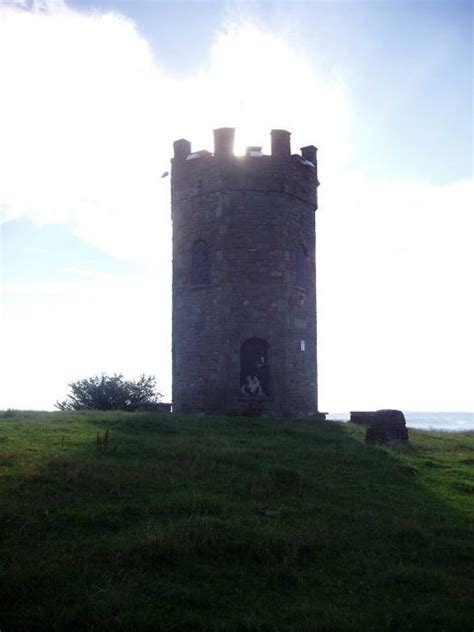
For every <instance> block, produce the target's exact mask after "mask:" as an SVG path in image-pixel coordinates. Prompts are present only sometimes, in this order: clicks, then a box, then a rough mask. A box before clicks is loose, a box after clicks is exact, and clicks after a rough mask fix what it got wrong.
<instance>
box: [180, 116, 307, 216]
mask: <svg viewBox="0 0 474 632" xmlns="http://www.w3.org/2000/svg"><path fill="white" fill-rule="evenodd" d="M270 134H271V155H264V154H263V153H262V148H261V147H259V146H250V147H247V150H246V152H245V155H244V156H235V155H234V139H235V129H234V128H233V127H220V128H218V129H215V130H214V152H213V153H211V152H210V151H207V150H200V151H194V152H193V151H192V148H191V143H190V141H188V140H185V139H184V138H182V139H180V140H177V141H175V142H174V158H173V160H172V163H173V182H174V186H173V202H179V201H180V199H181V198H182V196H183V195H185V196H189V195H193V191H194V194H195V195H198V194H199V195H200V194H204V193H212V192H219V191H222V190H229V189H231V190H254V191H273V192H279V193H284V194H287V195H291V196H294V197H296V198H298V199H299V200H301V201H304V202H306V203H307V204H308V205H310V206H312V207H313V210H316V209H317V188H318V186H319V182H318V177H317V148H316V147H315V146H314V145H308V146H306V147H302V148H301V154H292V153H291V143H290V136H291V134H290V132H288V131H286V130H282V129H274V130H272V131H271V132H270Z"/></svg>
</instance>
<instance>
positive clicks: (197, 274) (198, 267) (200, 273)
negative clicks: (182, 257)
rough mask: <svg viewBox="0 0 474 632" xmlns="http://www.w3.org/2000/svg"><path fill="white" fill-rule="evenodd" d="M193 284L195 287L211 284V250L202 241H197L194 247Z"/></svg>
mask: <svg viewBox="0 0 474 632" xmlns="http://www.w3.org/2000/svg"><path fill="white" fill-rule="evenodd" d="M191 283H192V284H193V285H208V284H209V248H208V246H207V244H206V242H205V241H202V240H201V241H197V242H196V243H195V244H194V246H193V260H192V269H191Z"/></svg>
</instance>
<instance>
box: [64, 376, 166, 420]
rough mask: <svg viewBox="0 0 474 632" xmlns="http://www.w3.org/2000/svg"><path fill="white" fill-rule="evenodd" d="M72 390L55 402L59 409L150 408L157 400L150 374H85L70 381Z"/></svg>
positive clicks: (158, 395) (159, 396)
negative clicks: (132, 377)
mask: <svg viewBox="0 0 474 632" xmlns="http://www.w3.org/2000/svg"><path fill="white" fill-rule="evenodd" d="M69 388H70V389H71V393H70V394H69V395H68V396H67V398H66V399H65V400H64V401H62V402H60V401H57V402H56V408H59V410H128V411H135V410H137V409H149V408H151V407H154V406H156V405H157V404H158V403H159V400H160V399H161V397H162V395H161V393H158V392H157V391H156V379H155V377H154V376H153V375H148V376H147V375H142V376H141V377H140V379H138V380H137V381H134V380H124V379H123V375H117V374H114V375H112V376H110V375H105V374H104V373H103V374H102V375H101V376H95V377H88V378H86V379H84V380H79V381H77V382H71V384H69Z"/></svg>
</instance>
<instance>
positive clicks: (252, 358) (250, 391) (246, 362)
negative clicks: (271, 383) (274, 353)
mask: <svg viewBox="0 0 474 632" xmlns="http://www.w3.org/2000/svg"><path fill="white" fill-rule="evenodd" d="M240 392H241V393H242V395H246V396H248V397H259V396H260V397H265V396H266V395H268V343H267V342H266V341H265V340H262V339H261V338H249V339H248V340H246V341H245V342H244V343H243V345H242V346H241V348H240Z"/></svg>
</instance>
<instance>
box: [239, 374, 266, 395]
mask: <svg viewBox="0 0 474 632" xmlns="http://www.w3.org/2000/svg"><path fill="white" fill-rule="evenodd" d="M240 390H241V391H242V394H243V395H263V394H264V393H263V389H262V385H261V384H260V380H259V379H258V377H257V376H256V375H253V376H251V375H247V383H246V384H244V385H243V386H242V388H241V389H240Z"/></svg>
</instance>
